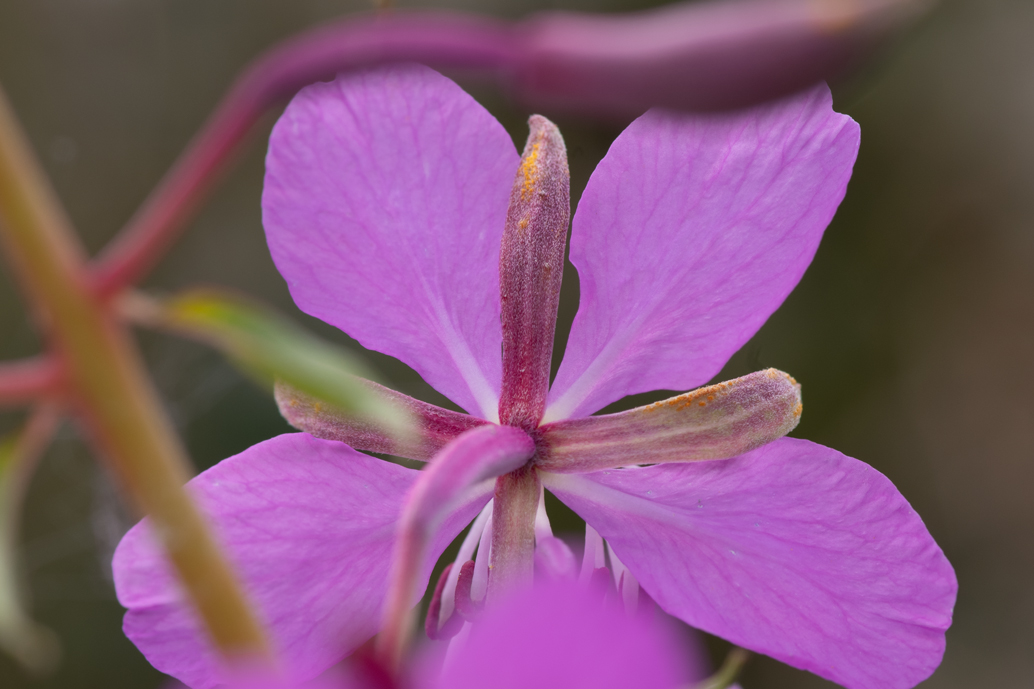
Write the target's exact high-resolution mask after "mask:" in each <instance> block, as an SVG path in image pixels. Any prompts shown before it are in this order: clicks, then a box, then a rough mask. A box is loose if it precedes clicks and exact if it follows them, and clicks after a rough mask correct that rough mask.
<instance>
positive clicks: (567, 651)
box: [415, 581, 689, 689]
mask: <svg viewBox="0 0 1034 689" xmlns="http://www.w3.org/2000/svg"><path fill="white" fill-rule="evenodd" d="M666 631H667V630H665V629H664V628H662V627H659V626H658V625H657V624H656V623H653V624H651V623H650V622H649V621H647V620H646V619H644V618H641V617H628V616H626V615H625V614H624V613H622V611H621V608H620V607H618V606H609V605H604V604H603V602H602V601H601V600H600V598H599V596H595V595H593V594H592V592H591V591H590V590H588V589H586V588H585V587H577V586H576V585H575V584H574V583H573V582H570V581H564V582H555V583H551V584H547V585H544V586H543V585H540V586H536V587H535V588H533V589H526V590H523V591H522V592H521V593H520V594H517V595H515V596H513V597H511V598H508V599H504V600H502V601H500V602H499V603H498V604H496V605H493V606H491V607H489V608H486V610H485V613H484V614H483V615H482V616H481V617H479V618H478V621H477V623H476V624H475V625H474V626H473V628H472V629H471V634H470V638H469V639H468V641H467V644H466V645H465V646H463V647H462V648H461V649H460V651H459V652H458V653H457V654H456V655H455V657H453V658H451V659H450V662H449V663H448V664H447V665H446V668H445V670H444V671H443V672H442V674H441V676H440V677H436V678H435V677H426V676H425V677H424V678H422V679H423V681H419V680H418V681H417V682H416V683H415V684H416V686H417V687H418V689H431V688H432V687H433V688H440V689H445V688H448V689H484V687H491V688H492V689H527V688H528V687H535V688H536V689H573V688H574V687H591V688H592V689H629V688H630V687H635V688H636V689H640V688H641V689H675V688H676V687H680V686H683V685H684V683H685V680H686V678H687V677H688V676H689V673H688V672H687V668H684V667H683V663H682V660H681V653H680V649H679V645H678V644H677V643H676V642H675V640H674V639H672V638H671V636H670V635H668V634H666V633H665V632H666ZM427 674H430V673H427Z"/></svg>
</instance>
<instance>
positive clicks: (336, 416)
mask: <svg viewBox="0 0 1034 689" xmlns="http://www.w3.org/2000/svg"><path fill="white" fill-rule="evenodd" d="M361 382H362V383H363V384H364V385H365V386H366V388H367V389H368V390H369V391H370V392H371V393H373V394H376V395H378V396H380V397H382V398H383V399H384V401H385V402H387V403H390V404H393V405H397V406H398V407H399V408H400V409H403V410H404V411H405V412H406V414H407V418H408V420H409V422H410V428H409V429H407V430H409V431H410V432H408V433H406V434H394V435H392V434H389V433H387V432H386V431H385V429H384V428H383V426H381V425H377V424H374V423H371V422H370V421H369V420H368V419H365V418H363V417H360V416H357V415H356V414H350V413H348V412H345V411H342V410H341V409H339V408H337V407H334V406H332V405H330V404H327V403H326V402H323V401H321V400H318V399H316V398H314V397H312V396H311V395H307V394H305V393H304V392H301V391H299V390H296V389H294V388H292V387H291V386H289V385H287V384H285V383H283V382H279V381H278V382H277V384H276V387H275V389H274V394H275V396H276V403H277V407H279V409H280V413H281V414H282V415H283V417H284V418H285V419H287V422H288V423H289V424H291V425H292V426H294V427H295V428H297V429H298V430H300V431H305V432H306V433H308V434H309V435H311V436H314V437H316V438H322V439H324V440H337V441H340V442H343V443H345V444H346V445H348V446H350V447H352V448H355V449H356V450H363V451H365V452H381V453H384V454H389V455H395V456H397V457H405V458H407V459H416V460H420V461H427V460H429V459H430V458H431V457H432V456H434V455H435V453H437V452H439V451H440V450H441V449H442V448H444V447H445V446H446V444H448V443H449V441H451V440H454V439H455V438H456V437H457V436H459V435H460V434H461V433H463V432H465V431H469V430H470V429H472V428H477V427H478V426H484V425H486V424H487V423H488V422H487V421H485V420H484V419H481V418H478V417H476V416H471V415H469V414H461V413H459V412H455V411H451V410H449V409H443V408H442V407H438V406H435V405H433V404H428V403H427V402H422V401H420V400H418V399H413V398H412V397H410V396H409V395H403V394H402V393H401V392H396V391H394V390H392V389H390V388H386V387H384V386H383V385H378V384H377V383H374V382H372V381H369V380H363V381H361Z"/></svg>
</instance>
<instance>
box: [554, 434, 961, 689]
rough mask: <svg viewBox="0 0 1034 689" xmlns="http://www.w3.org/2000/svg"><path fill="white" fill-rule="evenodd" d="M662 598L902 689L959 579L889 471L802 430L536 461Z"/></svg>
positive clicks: (934, 636)
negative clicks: (687, 449) (564, 466)
mask: <svg viewBox="0 0 1034 689" xmlns="http://www.w3.org/2000/svg"><path fill="white" fill-rule="evenodd" d="M542 476H543V483H544V484H545V486H546V487H547V488H548V489H549V490H551V491H553V493H555V494H556V496H557V497H558V498H560V499H561V500H563V501H564V502H565V503H566V504H567V505H569V506H570V507H571V508H572V509H573V510H574V511H575V512H577V513H578V514H579V515H580V516H582V517H583V518H585V520H586V521H587V522H589V523H591V524H592V525H593V527H595V528H596V529H597V530H598V531H599V532H600V534H602V535H603V537H604V538H606V539H607V540H608V542H609V543H610V544H611V545H612V547H613V548H614V550H615V551H616V552H617V553H618V554H619V555H620V557H621V560H622V562H624V564H625V565H627V567H628V568H629V570H631V572H632V573H633V574H634V575H635V577H636V579H638V580H639V582H640V584H641V585H642V587H643V588H644V589H645V590H646V591H647V592H648V593H649V595H650V596H651V597H653V599H654V600H655V601H656V602H657V603H658V605H660V606H661V608H663V609H664V610H665V611H666V612H668V613H670V614H672V615H675V616H676V617H679V618H681V619H682V620H684V621H685V622H687V623H689V624H691V625H693V626H694V627H698V628H700V629H702V630H704V631H706V632H710V633H712V634H717V635H719V636H722V637H724V638H726V639H728V640H729V641H732V642H733V643H735V644H738V645H740V646H744V647H746V648H750V649H753V650H755V651H759V652H761V653H765V654H768V655H770V656H772V657H774V658H777V659H779V660H781V661H783V662H785V663H789V664H790V665H793V666H795V667H799V668H803V669H805V670H810V671H812V672H814V673H815V674H817V675H820V676H822V677H826V678H827V679H831V680H833V681H834V682H839V683H840V684H843V685H844V686H846V687H849V688H851V689H897V688H904V687H912V686H914V685H915V684H917V683H918V682H920V681H921V680H923V679H925V678H926V677H927V676H929V675H930V673H931V672H933V670H934V668H936V667H937V665H938V664H939V663H940V661H941V656H942V655H943V653H944V630H945V629H947V628H948V626H949V625H950V624H951V613H952V607H953V605H954V602H955V592H956V588H957V584H956V581H955V574H954V572H953V571H952V568H951V565H950V564H948V561H947V560H946V559H945V557H944V554H943V553H942V552H941V549H940V548H938V547H937V544H936V543H934V541H933V538H932V537H931V536H930V534H929V533H928V532H927V530H926V527H925V526H924V525H923V522H922V520H920V518H919V516H918V515H917V514H916V513H915V512H914V511H913V510H912V508H911V506H910V505H909V504H908V502H906V501H905V499H904V498H903V497H902V496H901V494H900V493H899V492H898V491H897V489H896V488H895V487H894V485H893V484H892V483H891V482H890V481H889V480H887V478H886V477H885V476H883V475H882V474H880V473H879V472H877V471H876V470H875V469H873V468H872V467H870V466H868V465H866V464H864V463H862V462H859V461H858V460H855V459H851V458H850V457H846V456H844V455H842V454H840V453H839V452H837V451H835V450H831V449H829V448H826V447H822V446H821V445H816V444H814V443H810V442H808V441H805V440H796V439H790V438H784V439H782V440H777V441H775V442H774V443H771V444H769V445H766V446H764V447H762V448H760V449H758V450H754V451H753V452H751V453H749V454H746V455H743V456H741V457H737V458H734V459H729V460H724V461H714V462H697V463H693V464H667V465H660V466H654V467H648V468H634V469H621V470H616V471H605V472H598V473H595V474H587V475H583V476H574V475H569V474H546V473H543V474H542Z"/></svg>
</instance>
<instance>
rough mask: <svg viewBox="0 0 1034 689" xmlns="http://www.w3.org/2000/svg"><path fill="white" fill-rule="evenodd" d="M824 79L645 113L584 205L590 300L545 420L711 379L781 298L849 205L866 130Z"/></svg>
mask: <svg viewBox="0 0 1034 689" xmlns="http://www.w3.org/2000/svg"><path fill="white" fill-rule="evenodd" d="M831 106H832V101H831V98H830V94H829V89H827V88H826V87H825V86H824V85H823V86H819V87H816V88H815V89H812V90H811V91H808V92H805V93H802V94H800V95H797V96H794V97H792V98H788V99H786V100H783V101H780V102H777V103H774V104H769V105H765V106H760V107H756V108H752V109H749V110H743V111H741V112H738V113H733V114H720V115H719V114H714V115H686V114H676V113H671V112H665V111H660V110H651V111H650V112H648V113H646V114H645V115H643V116H642V117H640V118H639V119H637V120H636V121H635V122H633V123H632V125H631V126H629V128H628V129H626V130H625V131H624V132H623V133H622V134H621V136H619V137H618V138H617V140H616V141H615V142H614V144H613V145H612V146H611V148H610V151H609V152H608V153H607V155H606V157H605V158H604V159H603V160H602V161H601V162H600V164H599V166H598V167H597V168H596V171H595V172H594V173H593V175H592V178H591V179H590V180H589V184H588V186H587V187H586V189H585V193H584V194H583V195H582V198H581V201H580V202H579V204H578V210H577V212H576V213H575V216H574V223H573V229H572V234H571V262H572V263H573V264H574V265H575V266H576V267H577V268H578V277H579V280H580V287H581V303H580V305H579V309H578V314H577V316H576V317H575V320H574V324H573V326H572V329H571V336H570V339H569V341H568V344H567V352H566V353H565V355H564V360H563V363H562V364H561V366H560V370H559V371H558V373H557V377H556V381H555V382H554V384H553V388H552V389H551V390H550V397H549V400H550V401H549V406H548V408H547V410H546V416H545V422H550V421H556V420H558V419H565V418H570V417H579V416H587V415H588V414H590V413H592V412H594V411H596V410H597V409H600V408H602V407H604V406H605V405H607V404H609V403H610V402H613V401H614V400H617V399H620V398H621V397H623V396H625V395H629V394H632V393H637V392H645V391H649V390H656V389H669V390H688V389H690V388H694V387H697V386H699V385H702V384H704V383H706V382H707V381H708V380H709V379H711V378H712V377H713V376H714V375H715V374H716V373H717V372H718V371H719V370H720V369H721V367H722V366H723V365H724V364H725V362H726V361H727V360H728V358H729V357H730V356H731V355H732V354H733V353H734V352H735V351H736V350H737V349H739V348H740V346H742V345H743V343H745V342H746V341H747V340H748V339H749V338H750V337H751V335H753V334H754V333H755V332H756V331H757V329H758V328H759V327H761V324H762V323H764V322H765V320H766V319H767V318H768V317H769V315H771V313H772V312H773V311H775V309H776V308H777V307H778V306H779V305H780V304H781V303H782V302H783V300H784V299H785V298H786V296H787V295H788V294H789V293H790V291H791V290H792V289H793V288H794V286H795V285H796V284H797V282H798V281H799V280H800V278H801V275H802V274H803V273H804V270H805V268H807V267H808V264H809V263H810V262H811V259H812V256H813V255H814V254H815V249H816V248H817V247H818V244H819V240H820V239H821V238H822V232H823V231H824V230H825V228H826V225H827V224H829V221H830V219H832V217H833V214H834V212H835V211H836V209H837V206H838V205H839V204H840V200H841V199H842V198H843V196H844V191H845V189H846V188H847V182H848V179H850V176H851V168H852V165H853V164H854V160H855V156H856V154H857V151H858V125H857V124H856V123H855V122H854V121H852V120H851V119H850V118H849V117H847V116H845V115H839V114H837V113H835V112H833V110H832V107H831Z"/></svg>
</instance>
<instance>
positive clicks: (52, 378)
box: [0, 356, 61, 407]
mask: <svg viewBox="0 0 1034 689" xmlns="http://www.w3.org/2000/svg"><path fill="white" fill-rule="evenodd" d="M60 382H61V364H60V363H59V362H58V360H57V359H55V358H54V357H51V356H37V357H32V358H31V359H23V360H22V361H5V362H3V363H0V407H5V406H14V405H21V404H25V403H26V402H32V401H35V400H38V399H40V398H41V397H45V396H47V395H48V394H50V393H53V392H54V391H55V390H56V389H57V388H58V386H59V384H60Z"/></svg>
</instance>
